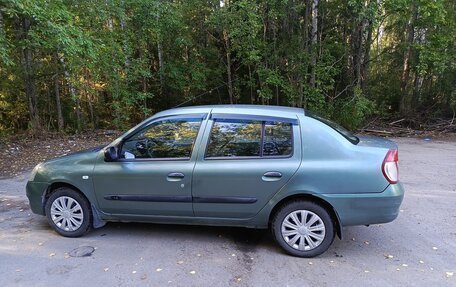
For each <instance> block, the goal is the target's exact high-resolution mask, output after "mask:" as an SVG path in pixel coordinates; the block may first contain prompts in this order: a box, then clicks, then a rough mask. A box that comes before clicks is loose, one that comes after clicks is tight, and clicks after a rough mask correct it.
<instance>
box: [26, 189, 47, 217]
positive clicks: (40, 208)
mask: <svg viewBox="0 0 456 287" xmlns="http://www.w3.org/2000/svg"><path fill="white" fill-rule="evenodd" d="M48 186H49V184H48V183H46V182H35V181H29V182H27V186H26V193H27V198H28V200H29V204H30V209H31V210H32V211H33V213H36V214H41V215H45V212H44V194H45V193H46V190H47V188H48Z"/></svg>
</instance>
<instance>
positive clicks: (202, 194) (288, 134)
mask: <svg viewBox="0 0 456 287" xmlns="http://www.w3.org/2000/svg"><path fill="white" fill-rule="evenodd" d="M208 127H210V128H207V129H206V132H205V134H206V135H205V136H204V138H205V139H206V140H205V142H204V143H203V144H202V146H206V151H205V152H201V153H200V155H199V156H198V160H197V163H196V166H195V171H194V173H193V209H194V212H195V216H198V217H217V218H239V219H246V218H251V217H253V216H255V215H256V214H257V213H258V212H259V211H260V210H261V209H262V208H263V207H264V206H265V205H266V204H267V203H268V201H269V200H270V199H271V198H272V197H273V195H274V194H275V193H276V192H278V191H279V190H280V188H281V187H283V186H284V185H285V183H286V182H287V181H288V180H289V179H290V178H291V177H292V176H293V174H294V173H295V172H296V170H297V169H298V167H299V164H300V162H301V148H300V147H301V137H300V132H299V126H298V124H297V119H284V118H274V117H269V116H267V117H264V116H258V117H257V116H251V115H247V116H242V115H229V114H212V115H211V120H210V121H209V123H208Z"/></svg>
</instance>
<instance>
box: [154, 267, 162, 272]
mask: <svg viewBox="0 0 456 287" xmlns="http://www.w3.org/2000/svg"><path fill="white" fill-rule="evenodd" d="M162 270H163V269H161V268H157V270H155V271H157V272H160V271H162Z"/></svg>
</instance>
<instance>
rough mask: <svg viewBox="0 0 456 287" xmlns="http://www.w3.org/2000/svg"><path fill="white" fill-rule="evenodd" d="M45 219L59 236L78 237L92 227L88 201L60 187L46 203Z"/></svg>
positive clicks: (78, 194)
mask: <svg viewBox="0 0 456 287" xmlns="http://www.w3.org/2000/svg"><path fill="white" fill-rule="evenodd" d="M45 210H46V217H47V220H48V222H49V224H50V225H51V226H52V228H54V230H55V231H57V232H58V233H59V234H61V235H63V236H66V237H79V236H81V235H83V234H84V233H86V232H87V231H89V230H90V227H91V226H92V210H91V208H90V204H89V202H88V200H87V199H86V198H85V197H84V196H83V195H81V194H80V193H79V192H77V191H75V190H73V189H71V188H67V187H61V188H58V189H56V190H55V191H54V192H53V193H52V194H51V196H50V197H49V199H48V200H47V202H46V206H45Z"/></svg>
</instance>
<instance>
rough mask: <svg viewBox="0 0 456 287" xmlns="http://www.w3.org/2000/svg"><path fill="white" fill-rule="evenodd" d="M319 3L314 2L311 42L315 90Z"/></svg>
mask: <svg viewBox="0 0 456 287" xmlns="http://www.w3.org/2000/svg"><path fill="white" fill-rule="evenodd" d="M318 1H319V0H313V1H312V29H311V34H310V37H311V42H310V80H309V84H310V87H312V88H315V82H316V79H315V66H316V65H317V32H318Z"/></svg>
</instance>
